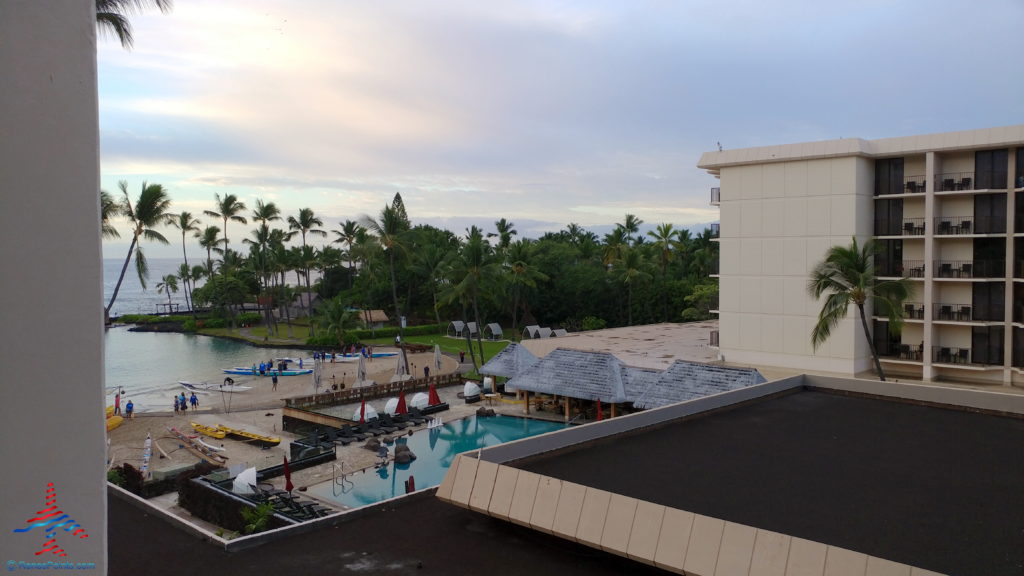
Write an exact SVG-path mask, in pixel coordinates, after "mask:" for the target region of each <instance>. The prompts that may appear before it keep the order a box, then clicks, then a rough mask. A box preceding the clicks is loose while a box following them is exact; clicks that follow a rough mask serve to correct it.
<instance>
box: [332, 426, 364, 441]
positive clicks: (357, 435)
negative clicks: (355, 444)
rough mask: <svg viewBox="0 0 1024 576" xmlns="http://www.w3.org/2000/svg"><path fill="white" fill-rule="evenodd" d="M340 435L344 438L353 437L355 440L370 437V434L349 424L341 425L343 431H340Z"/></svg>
mask: <svg viewBox="0 0 1024 576" xmlns="http://www.w3.org/2000/svg"><path fill="white" fill-rule="evenodd" d="M338 436H340V437H342V438H353V439H355V440H366V439H367V438H369V437H370V435H369V434H365V433H363V432H358V431H356V430H353V429H352V427H351V426H349V425H348V424H342V425H341V432H339V433H338Z"/></svg>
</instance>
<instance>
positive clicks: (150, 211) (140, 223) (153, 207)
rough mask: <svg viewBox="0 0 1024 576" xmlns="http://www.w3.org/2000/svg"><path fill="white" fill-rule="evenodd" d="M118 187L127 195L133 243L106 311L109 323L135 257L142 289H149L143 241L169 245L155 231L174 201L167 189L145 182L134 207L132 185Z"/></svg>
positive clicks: (124, 207)
mask: <svg viewBox="0 0 1024 576" xmlns="http://www.w3.org/2000/svg"><path fill="white" fill-rule="evenodd" d="M117 185H118V188H120V189H121V193H122V194H124V201H123V204H122V205H121V213H122V214H124V215H125V217H127V218H128V222H129V223H130V224H131V225H132V243H131V245H130V246H129V247H128V255H127V256H125V258H124V265H123V266H121V275H120V276H118V277H117V284H116V285H115V286H114V293H113V294H111V295H110V302H109V303H108V304H107V307H106V308H105V309H104V310H103V314H104V318H105V319H109V318H110V309H111V308H112V307H113V306H114V301H115V300H117V293H118V292H119V291H120V290H121V282H122V281H123V280H124V273H125V271H126V270H128V262H130V261H131V259H132V255H133V254H134V255H135V271H136V272H137V273H138V275H139V284H141V285H142V289H143V290H145V289H146V278H148V277H149V265H148V264H147V262H146V255H145V254H143V253H142V247H141V246H140V245H139V239H140V238H142V239H144V240H153V241H156V242H160V243H162V244H168V242H167V238H164V237H163V235H162V234H160V233H159V232H157V231H156V230H153V228H154V227H156V226H159V225H161V224H164V223H166V222H167V211H168V210H169V209H170V207H171V199H170V198H169V197H168V195H167V191H166V190H164V187H163V186H161V185H159V184H146V183H145V182H143V183H142V191H141V192H140V193H139V198H138V200H136V202H135V204H134V205H132V200H131V198H129V197H128V182H126V181H124V180H122V181H120V182H118V184H117Z"/></svg>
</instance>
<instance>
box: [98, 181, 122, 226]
mask: <svg viewBox="0 0 1024 576" xmlns="http://www.w3.org/2000/svg"><path fill="white" fill-rule="evenodd" d="M120 215H121V205H120V204H119V203H118V202H117V200H114V197H113V196H111V195H110V193H109V192H107V191H106V190H100V230H101V232H102V234H103V237H104V238H120V237H121V233H120V232H118V231H117V228H115V227H114V224H113V222H111V220H113V219H114V218H116V217H118V216H120Z"/></svg>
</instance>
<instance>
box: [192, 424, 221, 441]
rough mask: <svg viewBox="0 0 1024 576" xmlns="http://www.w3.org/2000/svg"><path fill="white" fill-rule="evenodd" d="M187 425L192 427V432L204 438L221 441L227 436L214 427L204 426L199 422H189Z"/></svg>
mask: <svg viewBox="0 0 1024 576" xmlns="http://www.w3.org/2000/svg"><path fill="white" fill-rule="evenodd" d="M189 424H190V425H191V426H192V429H193V430H195V431H196V432H199V433H200V434H203V435H205V436H209V437H210V438H216V439H218V440H223V439H224V437H225V436H227V433H226V432H224V431H223V430H221V429H219V428H216V427H214V426H206V425H204V424H200V423H199V422H189Z"/></svg>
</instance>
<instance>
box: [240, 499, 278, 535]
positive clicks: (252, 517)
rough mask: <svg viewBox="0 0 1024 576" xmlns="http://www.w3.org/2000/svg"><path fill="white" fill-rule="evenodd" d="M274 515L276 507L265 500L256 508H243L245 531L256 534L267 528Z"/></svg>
mask: <svg viewBox="0 0 1024 576" xmlns="http://www.w3.org/2000/svg"><path fill="white" fill-rule="evenodd" d="M273 515H274V507H273V506H272V505H271V504H270V503H269V502H264V503H262V504H260V505H259V506H257V507H255V508H248V507H246V508H242V518H243V519H244V520H245V533H246V534H255V533H257V532H262V531H264V530H266V529H267V526H268V525H269V524H270V517H271V516H273Z"/></svg>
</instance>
